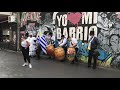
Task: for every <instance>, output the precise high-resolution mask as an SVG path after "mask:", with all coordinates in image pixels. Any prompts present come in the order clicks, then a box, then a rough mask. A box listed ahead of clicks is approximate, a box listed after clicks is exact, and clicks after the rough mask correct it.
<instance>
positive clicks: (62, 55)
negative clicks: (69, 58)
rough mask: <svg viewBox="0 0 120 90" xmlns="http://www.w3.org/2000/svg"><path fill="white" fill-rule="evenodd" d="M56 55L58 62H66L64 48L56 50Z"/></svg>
mask: <svg viewBox="0 0 120 90" xmlns="http://www.w3.org/2000/svg"><path fill="white" fill-rule="evenodd" d="M54 53H55V58H56V59H57V60H60V61H61V60H64V58H65V51H64V49H63V48H62V47H58V48H55V51H54Z"/></svg>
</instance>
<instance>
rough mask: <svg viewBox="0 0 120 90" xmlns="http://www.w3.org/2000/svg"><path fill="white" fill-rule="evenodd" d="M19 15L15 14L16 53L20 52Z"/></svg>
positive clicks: (18, 13)
mask: <svg viewBox="0 0 120 90" xmlns="http://www.w3.org/2000/svg"><path fill="white" fill-rule="evenodd" d="M20 13H21V12H16V22H17V51H20Z"/></svg>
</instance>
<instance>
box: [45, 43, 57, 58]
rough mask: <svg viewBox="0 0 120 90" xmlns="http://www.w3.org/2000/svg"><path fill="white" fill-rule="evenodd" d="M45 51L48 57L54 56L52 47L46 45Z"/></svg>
mask: <svg viewBox="0 0 120 90" xmlns="http://www.w3.org/2000/svg"><path fill="white" fill-rule="evenodd" d="M46 50H47V54H48V55H50V56H54V51H55V48H54V46H53V45H51V44H50V45H48V46H47V47H46Z"/></svg>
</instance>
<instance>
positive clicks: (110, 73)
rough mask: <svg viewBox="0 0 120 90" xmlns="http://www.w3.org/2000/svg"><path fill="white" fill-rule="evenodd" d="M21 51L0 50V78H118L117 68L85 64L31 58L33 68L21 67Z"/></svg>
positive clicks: (119, 73) (119, 75)
mask: <svg viewBox="0 0 120 90" xmlns="http://www.w3.org/2000/svg"><path fill="white" fill-rule="evenodd" d="M23 63H24V60H23V57H22V54H21V53H17V52H11V51H5V50H4V51H0V78H120V71H119V70H117V69H105V68H97V69H96V70H93V69H92V68H87V64H81V63H79V65H77V64H73V65H71V64H70V63H69V62H58V61H55V60H49V59H47V58H46V57H43V58H42V59H41V60H36V59H35V58H31V63H32V66H33V68H32V69H29V68H28V66H26V67H22V64H23Z"/></svg>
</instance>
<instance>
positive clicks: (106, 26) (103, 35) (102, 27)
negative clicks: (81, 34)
mask: <svg viewBox="0 0 120 90" xmlns="http://www.w3.org/2000/svg"><path fill="white" fill-rule="evenodd" d="M97 27H98V28H99V29H98V30H99V32H98V38H99V40H100V47H101V48H103V49H104V51H105V52H108V53H111V54H112V56H111V57H112V61H111V65H112V66H116V67H117V66H119V65H118V63H119V62H120V59H119V57H120V56H119V54H120V43H119V42H120V41H119V40H120V20H119V18H117V14H116V12H99V14H98V23H97Z"/></svg>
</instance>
